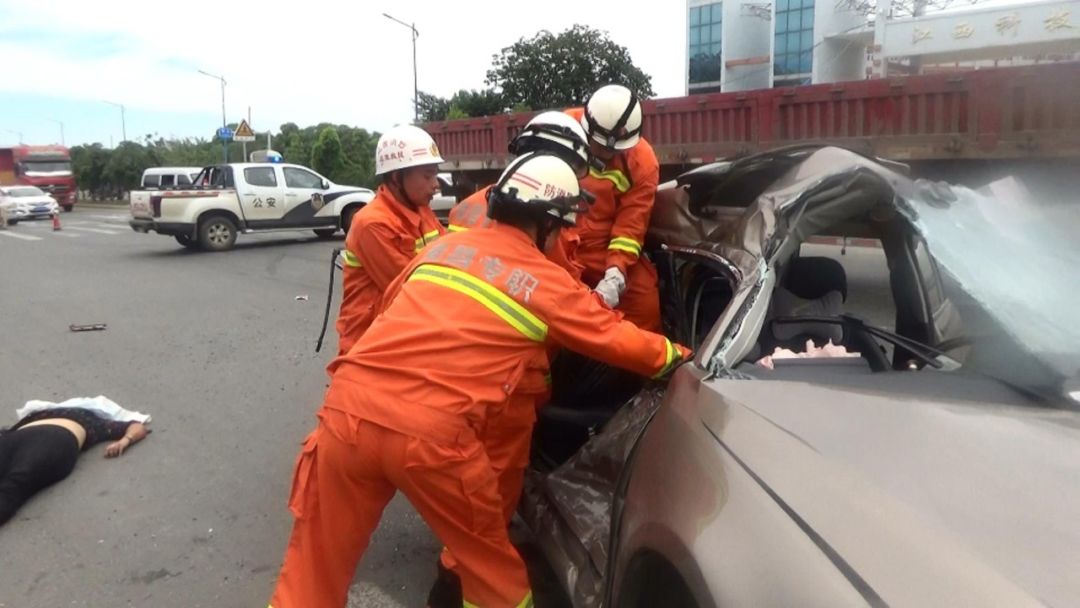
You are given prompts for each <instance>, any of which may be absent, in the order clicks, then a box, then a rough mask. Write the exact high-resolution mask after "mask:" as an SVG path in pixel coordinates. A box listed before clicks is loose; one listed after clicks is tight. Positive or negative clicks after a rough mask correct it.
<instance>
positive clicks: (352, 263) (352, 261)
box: [341, 249, 364, 268]
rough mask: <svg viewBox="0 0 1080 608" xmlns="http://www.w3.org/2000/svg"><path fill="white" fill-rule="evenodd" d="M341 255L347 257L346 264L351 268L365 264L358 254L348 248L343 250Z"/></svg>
mask: <svg viewBox="0 0 1080 608" xmlns="http://www.w3.org/2000/svg"><path fill="white" fill-rule="evenodd" d="M341 256H342V257H343V258H345V265H346V266H348V267H350V268H362V267H363V266H364V265H363V264H361V263H360V258H358V257H356V254H355V253H353V252H351V251H349V250H348V249H345V250H342V252H341Z"/></svg>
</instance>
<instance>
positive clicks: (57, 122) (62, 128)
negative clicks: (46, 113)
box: [45, 118, 67, 146]
mask: <svg viewBox="0 0 1080 608" xmlns="http://www.w3.org/2000/svg"><path fill="white" fill-rule="evenodd" d="M45 120H48V121H49V122H55V123H56V124H58V125H60V145H61V146H66V145H67V144H66V143H64V122H63V121H61V120H56V119H55V118H46V119H45Z"/></svg>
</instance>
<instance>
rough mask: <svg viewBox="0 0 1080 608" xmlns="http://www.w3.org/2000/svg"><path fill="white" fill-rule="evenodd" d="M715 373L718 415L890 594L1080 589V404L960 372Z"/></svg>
mask: <svg viewBox="0 0 1080 608" xmlns="http://www.w3.org/2000/svg"><path fill="white" fill-rule="evenodd" d="M712 382H717V383H719V384H718V385H716V386H715V388H716V389H717V391H718V392H719V393H720V394H721V395H723V404H722V406H721V407H718V408H710V409H708V410H705V411H703V422H704V423H705V424H706V426H708V427H709V428H710V430H711V431H712V432H713V433H714V435H715V436H716V437H717V439H718V440H720V441H721V442H723V443H725V444H726V445H727V446H728V448H729V449H731V450H732V451H733V452H734V453H735V454H736V455H738V456H739V458H740V459H741V460H742V461H743V462H744V463H745V466H746V467H747V468H748V469H749V470H750V471H752V472H753V473H754V474H755V475H756V476H758V477H759V478H760V479H761V480H762V483H763V484H766V485H767V486H769V488H770V489H771V491H772V492H775V493H776V495H777V496H778V497H779V499H780V500H782V501H783V502H785V503H786V504H787V505H788V506H789V507H790V508H791V509H792V510H793V511H794V513H796V514H797V515H798V516H799V517H801V518H802V519H803V520H805V522H806V524H807V525H808V526H809V527H810V528H811V529H813V530H814V531H816V533H817V534H819V535H820V536H821V538H822V539H823V540H824V542H825V543H828V544H829V545H830V546H831V547H832V548H833V549H835V550H836V551H837V553H838V554H839V555H840V556H841V557H842V558H843V559H844V560H845V561H846V562H847V563H848V564H849V565H850V566H851V568H853V569H854V571H855V572H857V573H858V574H859V576H861V577H862V578H863V579H864V580H865V581H866V583H867V584H868V585H869V586H870V588H872V589H873V590H874V591H875V592H876V593H878V594H879V595H880V596H881V598H882V599H883V600H884V601H885V602H886V603H896V604H905V605H929V604H931V603H940V602H941V599H942V597H954V598H955V599H957V600H962V598H964V597H967V598H969V599H970V598H971V597H972V595H971V593H972V592H973V591H974V590H978V591H977V592H978V593H983V594H987V593H991V592H992V594H994V595H995V596H996V597H997V599H998V600H1000V601H995V602H994V603H996V604H999V605H1020V604H1021V603H1023V604H1027V603H1033V602H1042V603H1047V604H1050V605H1057V606H1074V605H1078V604H1080V576H1077V572H1080V526H1078V525H1077V522H1078V521H1080V413H1077V412H1074V411H1068V410H1056V409H1046V408H1041V407H1034V406H1031V405H1028V404H1024V401H1025V399H1024V397H1022V396H1020V395H1018V394H1016V393H1012V392H1011V391H1009V390H1008V389H1006V388H1004V387H1003V386H1002V385H1000V384H998V383H996V382H995V381H992V380H988V379H983V378H978V377H972V376H954V375H951V374H946V373H934V372H926V373H920V374H898V375H896V376H895V377H894V378H883V377H875V378H874V382H873V384H871V383H866V384H865V385H864V386H856V387H844V386H829V385H823V384H821V383H820V382H815V383H813V384H811V383H803V382H797V381H796V382H791V381H771V380H750V381H747V380H713V381H712ZM934 394H938V395H941V394H947V395H951V397H949V398H947V399H942V398H940V397H938V398H935V397H934V396H933V395H934ZM931 591H932V592H933V593H934V594H935V595H934V596H933V597H934V598H937V599H936V600H934V599H932V598H931V597H921V596H920V595H919V594H920V593H928V592H931ZM961 604H963V601H958V602H955V603H954V604H953V605H961Z"/></svg>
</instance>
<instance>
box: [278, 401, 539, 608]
mask: <svg viewBox="0 0 1080 608" xmlns="http://www.w3.org/2000/svg"><path fill="white" fill-rule="evenodd" d="M331 390H332V391H333V390H334V389H333V388H332V389H331ZM352 390H355V389H352ZM403 405H404V404H403ZM319 417H320V421H319V426H318V427H317V428H316V430H315V431H314V432H313V433H312V434H311V435H309V436H308V438H307V439H306V440H305V442H304V447H303V449H302V451H301V453H300V457H299V459H298V461H297V464H296V471H295V473H294V479H293V488H292V493H291V496H290V500H289V509H290V510H291V511H292V512H293V515H294V516H295V518H296V521H295V524H294V526H293V533H292V536H291V537H290V539H289V545H288V548H287V549H286V553H285V564H284V565H283V566H282V569H281V574H280V575H279V577H278V582H277V587H276V588H275V590H274V595H273V598H272V599H271V602H270V606H271V607H272V608H342V607H344V606H345V602H346V600H347V597H348V590H349V586H350V584H351V583H352V580H353V577H354V575H355V572H356V566H357V564H358V563H359V562H360V558H361V557H362V556H363V554H364V551H365V550H366V549H367V546H368V542H369V540H370V538H371V534H372V532H373V531H374V530H375V528H376V527H377V525H378V523H379V519H380V517H381V516H382V512H383V509H384V508H385V507H386V505H387V503H389V502H390V500H391V499H392V498H393V497H394V493H395V491H398V490H399V491H401V492H402V493H403V494H404V495H405V497H406V498H408V499H409V502H410V503H412V505H413V506H414V507H415V508H416V510H417V512H418V513H419V514H420V516H421V517H422V518H423V519H424V521H425V522H427V524H428V526H430V527H431V529H432V531H434V532H435V534H436V536H438V537H439V539H440V540H441V541H442V542H443V544H444V545H445V546H446V547H447V548H448V549H450V550H451V551H452V552H453V554H454V558H455V561H456V564H455V571H456V572H457V574H458V575H459V576H460V577H461V583H462V591H463V595H464V598H465V602H466V603H465V606H466V607H468V606H474V607H482V608H509V607H514V608H526V607H531V606H532V594H531V592H530V590H529V581H528V577H527V575H526V571H525V564H524V562H522V560H521V557H520V556H519V555H518V553H517V550H516V549H514V547H513V546H512V545H511V544H510V539H509V537H508V535H507V529H506V522H505V518H504V516H503V512H502V510H501V509H500V508H499V507H498V505H499V504H500V501H499V496H498V492H499V490H498V482H497V479H496V476H495V473H494V470H493V468H492V466H491V463H490V461H489V460H488V457H487V454H486V452H485V451H484V447H483V445H482V444H481V443H480V441H479V439H478V438H477V437H475V435H471V434H470V433H467V432H465V433H460V434H459V437H457V438H456V439H454V440H452V441H447V442H445V443H442V442H435V441H431V440H430V439H420V438H415V437H410V436H408V435H405V434H402V433H398V432H396V431H392V430H390V429H387V428H384V427H381V426H379V425H376V424H374V423H372V422H369V421H367V420H364V419H362V418H358V417H355V416H351V415H349V414H346V413H344V412H340V411H336V410H330V409H326V408H324V409H323V410H322V412H321V413H320V416H319ZM496 574H498V576H495V575H496Z"/></svg>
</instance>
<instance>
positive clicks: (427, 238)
mask: <svg viewBox="0 0 1080 608" xmlns="http://www.w3.org/2000/svg"><path fill="white" fill-rule="evenodd" d="M437 238H439V231H438V230H432V231H431V232H426V233H424V236H422V237H420V238H418V239H416V252H417V253H420V250H421V249H423V248H424V245H427V244H428V243H430V242H431V241H434V240H435V239H437Z"/></svg>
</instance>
